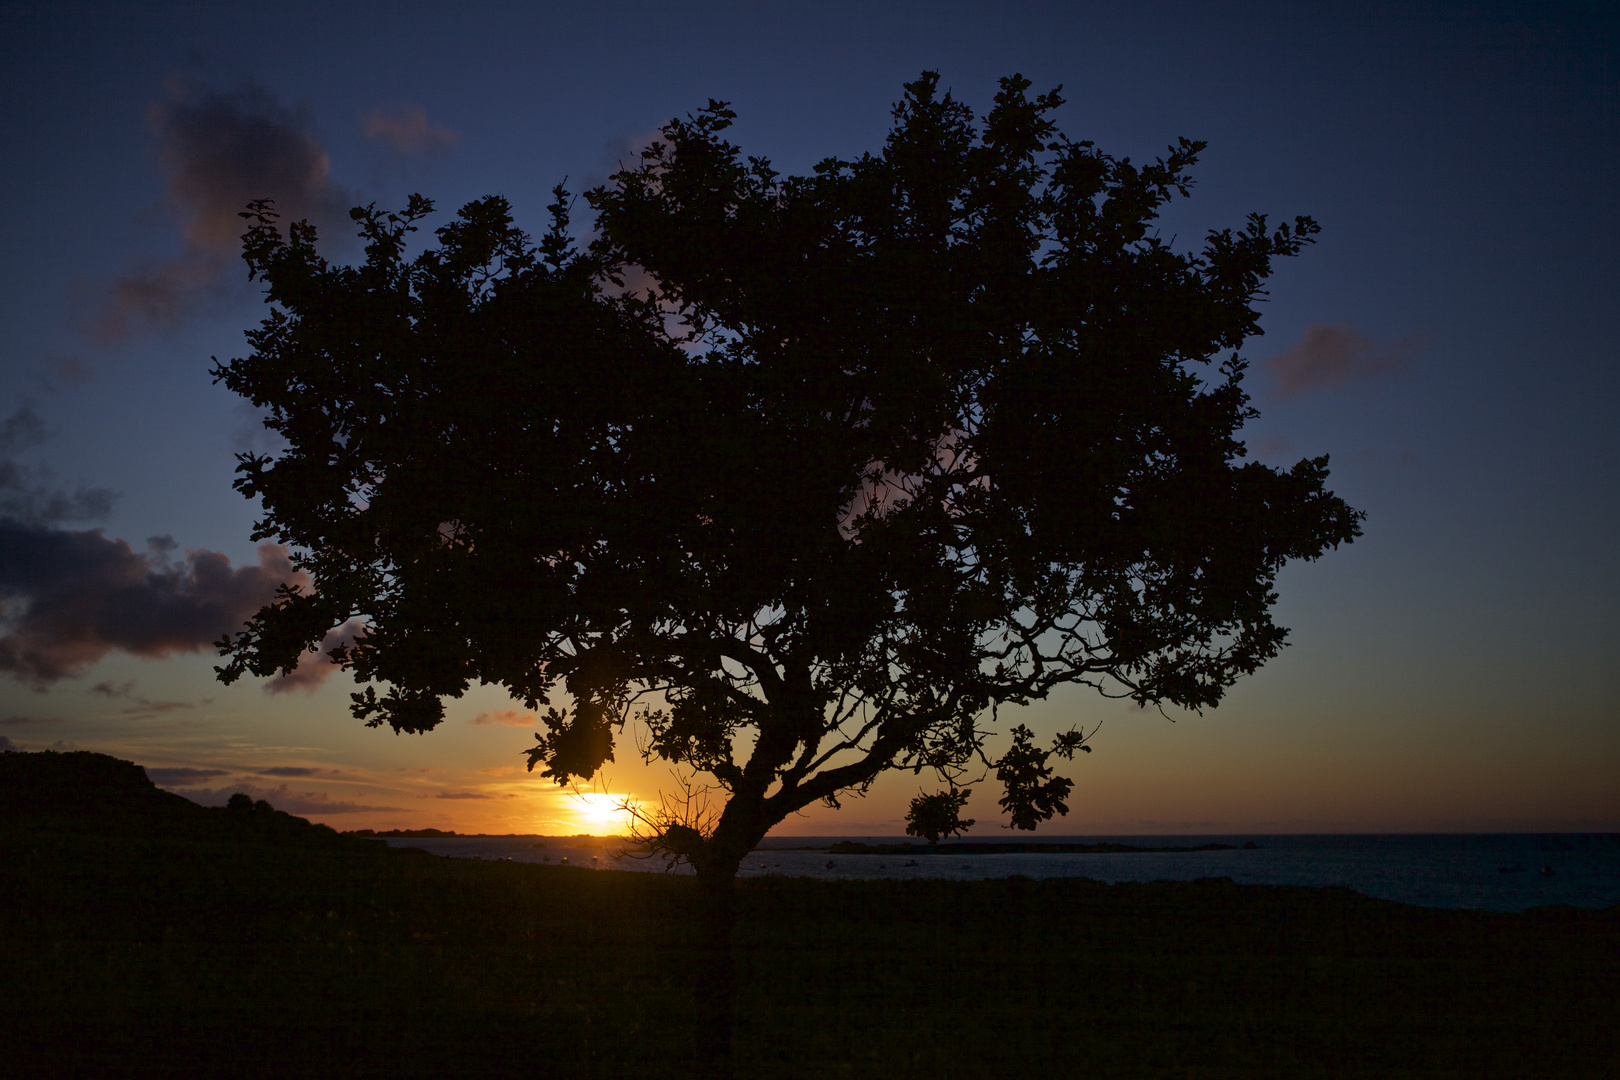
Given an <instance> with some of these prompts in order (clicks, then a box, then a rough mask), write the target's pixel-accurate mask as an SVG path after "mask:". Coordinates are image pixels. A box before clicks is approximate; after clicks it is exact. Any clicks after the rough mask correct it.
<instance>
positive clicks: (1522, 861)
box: [389, 833, 1620, 911]
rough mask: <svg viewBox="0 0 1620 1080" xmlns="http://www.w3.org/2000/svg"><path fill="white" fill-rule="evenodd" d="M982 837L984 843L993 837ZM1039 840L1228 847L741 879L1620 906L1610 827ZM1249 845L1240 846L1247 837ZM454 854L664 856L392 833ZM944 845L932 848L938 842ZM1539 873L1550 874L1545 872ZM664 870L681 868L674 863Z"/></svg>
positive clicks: (835, 859)
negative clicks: (1202, 882) (986, 882)
mask: <svg viewBox="0 0 1620 1080" xmlns="http://www.w3.org/2000/svg"><path fill="white" fill-rule="evenodd" d="M982 839H983V840H985V841H987V842H989V841H994V840H995V839H997V838H995V837H984V838H982ZM1039 839H1040V841H1042V842H1055V841H1066V842H1081V843H1099V842H1117V843H1121V844H1130V845H1132V846H1135V847H1176V846H1187V847H1192V846H1197V845H1199V844H1210V843H1223V844H1233V845H1235V846H1236V847H1237V848H1238V850H1233V851H1193V852H1142V853H1130V854H1108V855H1083V854H1073V855H1036V854H1016V855H962V854H951V853H941V854H934V855H929V854H923V853H921V852H920V851H919V853H918V854H916V855H914V856H906V855H829V854H827V853H826V852H825V851H824V850H808V851H806V850H792V849H795V848H809V847H818V848H819V847H825V846H826V845H827V844H831V843H835V842H837V841H839V840H857V841H860V842H863V843H868V844H880V843H882V844H894V843H906V842H907V841H906V839H905V838H897V837H783V838H780V839H778V838H771V839H768V840H766V841H765V843H764V844H763V845H762V846H761V847H760V849H759V850H757V851H755V852H754V853H753V854H752V855H750V856H749V857H748V859H747V860H746V861H745V862H744V863H743V868H742V873H743V875H744V876H749V877H752V876H758V875H761V874H783V875H787V876H791V877H811V878H840V879H845V880H873V879H878V878H883V879H898V878H948V879H953V880H959V881H971V880H978V879H982V878H1004V877H1008V876H1009V875H1013V874H1021V875H1023V876H1024V877H1030V878H1055V877H1084V878H1092V879H1094V880H1097V881H1107V882H1118V881H1192V880H1196V879H1198V878H1210V877H1217V878H1231V879H1232V880H1233V881H1235V882H1237V883H1238V884H1240V885H1311V886H1321V885H1335V886H1344V887H1347V888H1350V889H1354V890H1355V891H1356V892H1359V893H1362V894H1364V895H1366V896H1373V897H1377V898H1379V899H1382V900H1397V901H1400V902H1402V903H1406V904H1419V905H1423V906H1425V907H1439V908H1477V909H1481V910H1486V911H1523V910H1526V909H1528V908H1533V907H1540V906H1542V905H1545V904H1568V905H1570V906H1573V907H1584V908H1605V907H1610V906H1612V905H1615V904H1620V834H1614V833H1600V834H1573V835H1570V834H1562V835H1536V834H1527V833H1509V834H1493V835H1481V836H1470V835H1439V836H1424V835H1409V834H1402V835H1389V836H1181V837H1176V836H1101V837H1098V836H1090V837H1067V836H1061V837H1060V836H1042V837H1040V838H1039ZM1249 841H1252V842H1253V843H1254V844H1255V847H1254V849H1252V850H1242V845H1243V844H1244V843H1245V842H1249ZM389 843H390V844H393V845H394V846H396V847H420V848H423V849H424V850H427V851H429V852H432V853H433V854H435V855H445V856H451V857H455V858H477V859H513V860H516V861H519V862H547V863H552V864H557V863H563V862H566V863H567V864H568V865H570V866H583V867H586V868H589V869H606V870H632V871H644V872H655V873H656V872H663V870H664V864H663V861H662V860H656V859H637V858H634V857H625V858H615V857H614V849H613V848H610V847H603V846H593V845H591V844H590V843H588V842H581V841H577V840H568V839H557V838H548V839H541V838H539V837H517V838H502V837H454V838H445V839H390V840H389ZM943 846H944V845H942V847H943ZM1543 870H1547V871H1550V873H1543ZM673 872H674V873H690V872H691V871H690V870H689V869H687V868H686V867H684V866H682V867H677V868H676V869H675V870H674V871H673Z"/></svg>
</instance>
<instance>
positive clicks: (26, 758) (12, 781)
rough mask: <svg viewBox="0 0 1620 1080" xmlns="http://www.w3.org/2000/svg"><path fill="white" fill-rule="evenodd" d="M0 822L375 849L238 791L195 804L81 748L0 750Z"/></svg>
mask: <svg viewBox="0 0 1620 1080" xmlns="http://www.w3.org/2000/svg"><path fill="white" fill-rule="evenodd" d="M0 823H4V824H5V825H6V826H9V827H10V828H14V829H15V828H22V829H27V830H34V831H47V832H60V833H70V834H72V833H82V834H90V835H94V836H101V837H143V838H146V837H153V836H161V837H165V838H171V839H172V838H182V837H184V838H191V839H211V840H226V841H251V842H258V843H280V844H299V845H318V846H319V845H325V846H329V847H337V848H345V849H354V848H356V847H366V848H374V847H376V846H377V845H376V844H375V843H374V842H369V843H368V842H366V841H362V840H359V839H356V838H351V837H346V836H344V835H343V834H341V833H338V832H335V831H334V830H332V829H331V828H329V827H328V826H325V825H316V824H313V823H312V822H310V821H308V820H306V819H304V818H301V817H295V816H293V815H292V814H288V813H284V812H282V811H280V810H277V809H275V808H274V807H272V806H271V805H270V804H269V803H267V802H265V801H264V800H262V799H260V800H258V801H257V802H255V801H254V800H252V799H250V798H248V797H247V796H246V795H243V794H237V795H233V796H231V800H230V803H229V805H227V806H198V805H197V804H196V803H194V802H192V801H191V800H190V799H186V798H183V797H181V796H179V795H176V794H174V793H173V792H171V791H164V790H163V789H162V788H159V787H157V786H156V785H155V784H153V783H152V781H151V780H150V779H149V778H148V777H147V775H146V770H145V769H143V768H141V767H140V766H139V765H136V764H135V763H134V762H132V761H121V760H119V759H118V758H114V757H109V756H108V755H106V754H94V753H90V752H88V751H83V750H78V751H72V752H68V753H56V752H55V751H51V750H46V751H43V752H41V753H37V754H19V753H0Z"/></svg>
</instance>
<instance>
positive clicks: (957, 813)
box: [906, 788, 974, 845]
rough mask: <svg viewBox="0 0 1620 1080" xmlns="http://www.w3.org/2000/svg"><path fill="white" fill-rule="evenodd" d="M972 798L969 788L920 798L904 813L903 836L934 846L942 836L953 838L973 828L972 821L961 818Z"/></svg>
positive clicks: (953, 789) (923, 794) (940, 792)
mask: <svg viewBox="0 0 1620 1080" xmlns="http://www.w3.org/2000/svg"><path fill="white" fill-rule="evenodd" d="M972 795H973V792H972V790H971V789H969V788H951V789H949V790H947V791H936V792H934V793H933V794H931V795H930V794H928V793H926V792H924V793H922V794H919V795H918V796H917V797H916V798H914V799H912V800H911V806H910V807H909V808H907V810H906V835H907V836H920V837H922V838H923V839H924V840H927V841H928V843H929V844H931V845H933V844H938V843H939V838H940V837H942V836H956V835H958V834H960V833H964V832H966V831H967V830H969V829H971V828H973V825H974V821H973V819H972V818H964V817H963V816H962V808H963V807H965V806H966V805H967V801H968V799H969V798H970V797H972Z"/></svg>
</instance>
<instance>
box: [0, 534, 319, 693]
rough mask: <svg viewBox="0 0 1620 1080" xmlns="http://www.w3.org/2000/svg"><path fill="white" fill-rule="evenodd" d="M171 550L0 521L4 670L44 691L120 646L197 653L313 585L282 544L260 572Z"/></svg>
mask: <svg viewBox="0 0 1620 1080" xmlns="http://www.w3.org/2000/svg"><path fill="white" fill-rule="evenodd" d="M172 546H173V541H171V540H169V539H168V538H167V537H158V538H154V541H153V542H151V543H149V545H148V551H147V553H146V554H144V555H143V554H137V553H136V552H134V551H133V550H131V549H130V546H129V544H128V543H126V542H125V541H123V540H109V539H107V538H106V537H105V536H103V535H102V534H101V530H99V529H95V530H91V531H88V532H73V531H69V530H65V529H53V528H48V527H44V526H40V525H34V524H29V523H26V522H21V521H15V520H5V519H0V628H4V629H5V630H6V633H5V634H4V636H0V671H7V672H10V673H11V674H12V675H13V676H15V677H16V678H18V679H21V680H22V681H24V682H26V683H29V684H31V685H32V686H34V687H35V688H36V689H44V688H45V687H47V686H48V685H50V684H51V683H54V682H56V681H57V680H59V679H63V678H66V677H68V676H71V675H77V674H78V673H80V672H82V671H83V670H84V669H85V668H88V667H89V666H90V665H91V664H94V663H95V662H96V661H98V660H100V659H101V658H102V657H103V656H105V655H107V653H109V652H112V651H114V650H117V651H120V652H125V653H129V654H131V655H133V656H141V657H149V658H153V657H165V656H170V655H173V654H175V653H188V652H201V651H203V650H205V649H209V648H211V647H212V646H213V643H214V642H215V641H218V640H219V639H220V638H221V637H222V636H223V635H225V634H226V633H227V632H229V631H232V630H235V629H237V628H238V627H240V626H241V625H242V624H243V623H244V622H246V621H247V619H248V618H249V617H250V616H252V615H253V614H255V613H256V612H257V611H258V610H259V609H260V608H261V607H263V606H265V605H266V604H268V603H270V602H271V601H272V600H273V599H274V598H275V594H276V589H277V588H278V587H279V586H281V585H282V584H284V583H287V584H302V585H308V583H309V578H308V575H306V574H304V573H303V572H301V571H298V570H295V569H294V568H293V565H292V560H291V558H290V556H289V554H288V551H287V549H286V548H284V547H281V546H279V545H276V544H261V545H260V546H259V562H258V565H257V566H249V565H245V564H244V565H242V566H239V567H235V568H233V567H232V566H231V561H230V559H228V558H227V557H226V556H224V555H222V554H220V553H218V552H215V551H208V550H206V549H199V550H196V551H192V552H188V553H187V554H186V556H185V558H184V559H183V560H180V561H171V560H170V558H169V555H168V549H169V548H172Z"/></svg>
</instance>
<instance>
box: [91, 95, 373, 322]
mask: <svg viewBox="0 0 1620 1080" xmlns="http://www.w3.org/2000/svg"><path fill="white" fill-rule="evenodd" d="M147 118H148V121H149V122H150V124H151V127H152V131H153V133H154V134H155V135H156V136H157V140H158V160H159V161H160V162H161V164H162V168H163V176H164V194H165V196H166V200H167V203H168V208H169V209H170V211H171V212H172V213H173V214H174V215H175V216H176V218H178V219H179V221H180V223H181V225H180V234H181V235H180V239H181V241H182V245H183V247H182V250H181V253H180V254H178V255H175V256H172V257H170V258H166V259H158V258H149V259H146V260H144V261H143V262H142V263H140V264H138V265H135V266H133V267H131V269H130V270H129V271H128V272H127V273H125V274H124V275H123V276H122V277H120V278H119V279H118V280H117V281H115V282H114V283H113V284H112V286H111V287H110V288H109V289H108V291H107V295H106V297H105V303H104V306H103V310H102V311H101V312H100V315H99V317H98V318H97V319H96V321H95V323H94V326H93V328H92V332H93V336H95V337H96V338H97V339H98V340H101V341H103V342H110V341H116V340H119V339H122V338H124V337H127V336H128V335H129V334H131V333H133V332H135V331H137V330H141V329H158V330H163V329H172V328H174V327H175V326H178V325H179V324H181V323H182V322H184V321H185V319H186V318H187V316H189V315H190V314H191V313H192V312H193V311H194V310H195V309H196V307H197V305H198V303H199V302H200V301H201V300H202V299H203V298H204V297H206V296H207V295H209V294H210V293H213V292H218V291H220V290H221V289H222V288H223V287H224V285H225V283H226V282H227V281H228V280H229V277H228V275H229V272H230V271H231V269H232V267H233V265H234V262H235V256H236V254H237V252H238V250H239V249H240V237H241V234H242V233H243V231H244V226H243V223H242V220H241V218H239V217H238V216H237V215H238V214H239V213H240V212H241V211H242V209H243V208H244V207H245V206H246V205H247V204H248V203H249V202H251V201H253V200H254V199H265V198H268V199H273V200H275V203H276V209H277V210H278V211H279V212H280V214H281V215H282V219H283V220H284V221H288V222H290V221H297V220H299V219H307V220H309V221H310V222H312V223H313V224H314V225H315V226H316V227H317V229H319V230H321V231H323V233H324V235H327V236H332V235H335V234H338V233H344V232H346V229H347V220H346V211H347V208H348V205H349V203H350V201H351V200H350V197H349V195H348V193H347V192H345V191H344V190H343V189H342V188H341V187H339V186H338V185H337V184H336V183H334V182H333V180H332V177H331V175H330V174H331V162H330V160H329V158H328V156H327V153H326V151H325V149H324V148H323V147H322V146H321V144H320V141H319V140H318V139H317V138H316V137H315V134H314V132H313V130H312V124H311V121H310V118H309V116H308V114H307V112H305V111H304V110H302V109H294V108H290V107H288V106H287V105H285V104H283V103H282V102H280V101H279V100H277V99H276V97H275V96H274V95H272V94H271V93H270V92H269V91H267V90H265V89H264V88H263V87H261V86H259V85H258V84H256V83H253V82H243V83H241V84H240V85H238V86H237V87H236V88H235V89H233V90H219V89H215V88H213V87H210V86H206V85H204V84H202V83H199V82H196V81H194V80H184V79H176V80H173V81H171V83H170V86H169V98H168V100H166V101H161V102H157V103H154V104H153V105H152V106H151V108H150V109H149V110H148V113H147Z"/></svg>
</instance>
